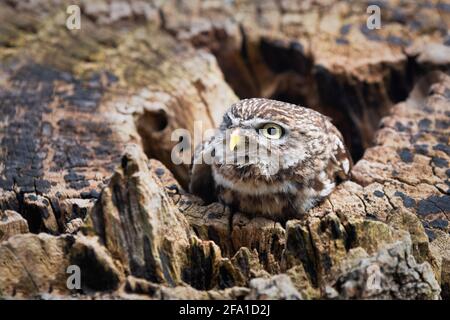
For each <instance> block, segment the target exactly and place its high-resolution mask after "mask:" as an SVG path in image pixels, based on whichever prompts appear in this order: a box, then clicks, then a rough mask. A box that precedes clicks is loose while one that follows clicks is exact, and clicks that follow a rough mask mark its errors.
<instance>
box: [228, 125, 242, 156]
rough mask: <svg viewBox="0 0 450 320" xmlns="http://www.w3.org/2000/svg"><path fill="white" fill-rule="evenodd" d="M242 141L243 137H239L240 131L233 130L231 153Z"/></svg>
mask: <svg viewBox="0 0 450 320" xmlns="http://www.w3.org/2000/svg"><path fill="white" fill-rule="evenodd" d="M239 141H241V137H240V136H239V129H236V130H233V132H231V135H230V151H233V150H234V149H235V148H236V146H237V145H238V144H239Z"/></svg>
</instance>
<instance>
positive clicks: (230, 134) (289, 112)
mask: <svg viewBox="0 0 450 320" xmlns="http://www.w3.org/2000/svg"><path fill="white" fill-rule="evenodd" d="M330 126H332V124H331V123H330V121H329V119H328V118H327V117H325V116H323V115H321V114H320V113H318V112H316V111H313V110H311V109H307V108H303V107H300V106H297V105H294V104H289V103H284V102H280V101H275V100H270V99H261V98H255V99H246V100H241V101H239V102H237V103H236V104H234V105H232V106H231V108H230V109H229V110H228V111H227V112H226V113H225V115H224V117H223V121H222V123H221V125H220V128H219V132H218V134H217V135H216V136H215V137H214V139H213V140H212V141H211V144H210V147H211V148H212V150H213V156H214V164H215V165H216V166H217V167H220V168H221V169H223V170H226V171H227V172H228V173H231V172H233V173H234V174H235V175H236V176H237V177H239V178H240V179H241V180H244V179H245V178H247V177H248V178H252V179H255V178H261V179H266V180H271V179H274V177H276V175H277V174H279V173H280V172H283V171H286V170H290V169H291V168H293V167H298V166H299V165H302V164H305V165H307V164H308V165H310V162H311V160H312V159H316V158H317V157H318V156H319V155H321V154H324V153H325V152H326V149H327V147H328V146H329V141H328V140H329V134H328V130H329V127H330Z"/></svg>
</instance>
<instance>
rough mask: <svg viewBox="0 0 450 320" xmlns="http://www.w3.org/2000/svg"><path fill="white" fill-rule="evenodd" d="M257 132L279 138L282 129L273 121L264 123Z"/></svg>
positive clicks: (270, 137) (269, 137) (271, 137)
mask: <svg viewBox="0 0 450 320" xmlns="http://www.w3.org/2000/svg"><path fill="white" fill-rule="evenodd" d="M259 133H260V134H262V135H263V136H264V137H266V138H268V139H275V140H276V139H280V138H281V137H282V136H283V133H284V130H283V128H282V127H281V126H279V125H277V124H275V123H266V124H265V125H263V126H262V127H261V128H260V129H259Z"/></svg>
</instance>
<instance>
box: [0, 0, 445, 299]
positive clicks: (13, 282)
mask: <svg viewBox="0 0 450 320" xmlns="http://www.w3.org/2000/svg"><path fill="white" fill-rule="evenodd" d="M100 2H101V1H100ZM100 2H97V1H85V2H84V1H83V2H82V3H81V7H82V12H83V14H84V15H83V19H82V29H81V30H79V31H68V30H67V29H66V28H65V27H64V14H62V13H64V12H65V7H66V5H67V4H68V2H67V3H66V2H65V1H56V4H52V5H51V6H50V5H46V4H45V3H32V4H26V3H24V2H21V1H17V2H16V1H8V2H7V3H6V2H2V3H1V4H0V21H2V22H1V24H0V27H1V29H2V32H1V36H0V61H1V64H0V79H1V80H0V112H1V118H0V141H1V142H0V143H1V144H0V145H1V149H0V297H42V298H52V297H59V298H65V297H68V295H70V294H72V295H73V294H76V295H78V297H79V298H81V299H89V298H104V299H109V298H122V299H130V298H139V299H147V298H151V299H174V298H196V299H238V298H239V299H245V298H247V299H255V298H257V299H264V298H276V299H313V298H329V299H333V298H382V299H395V298H403V299H410V298H419V299H437V298H439V297H442V298H445V299H448V298H449V297H450V270H449V265H450V263H449V262H450V236H449V231H450V227H449V218H450V195H449V190H450V184H449V181H450V180H449V179H450V171H449V170H450V169H449V165H448V163H449V161H450V152H449V136H450V134H449V133H450V132H449V130H450V129H449V123H450V76H448V75H446V74H445V73H443V72H440V71H436V70H441V71H448V68H449V65H450V63H449V61H448V57H450V55H448V54H447V53H448V50H449V49H448V46H445V45H444V44H445V43H447V44H448V36H447V38H446V35H445V33H444V30H445V32H446V31H447V29H448V21H450V19H449V18H450V17H449V15H450V12H449V10H448V7H447V6H442V5H441V4H442V2H438V1H430V2H429V5H428V6H421V5H420V4H416V3H415V2H413V1H411V2H408V3H404V2H400V1H389V2H387V3H386V4H385V5H384V8H383V12H386V13H387V14H386V15H383V28H382V29H381V30H379V31H370V30H368V29H367V28H365V27H364V26H365V18H366V16H365V15H364V14H362V13H364V12H365V8H366V7H367V4H366V3H365V2H364V1H358V2H357V3H356V4H351V3H347V2H344V3H342V2H341V3H335V2H334V1H320V2H317V1H311V2H310V1H303V2H301V4H300V3H297V2H295V1H279V2H276V1H273V2H272V1H264V2H262V1H234V2H228V1H224V2H221V1H204V2H203V1H202V2H197V1H192V2H191V1H164V2H162V3H159V2H155V3H153V2H148V3H142V2H139V1H128V2H123V3H122V5H121V6H117V5H115V4H113V3H111V4H109V3H106V2H102V3H104V5H98V4H99V3H100ZM383 3H384V2H383ZM222 72H223V73H222ZM419 79H420V80H419ZM413 87H414V89H413ZM412 89H413V90H412ZM234 92H236V94H237V95H236V94H235V93H234ZM237 96H239V97H241V98H242V97H248V96H265V97H273V98H278V99H283V100H288V101H291V102H296V103H301V104H305V105H306V106H308V107H312V108H315V109H317V110H319V111H321V112H323V113H325V114H328V115H330V116H331V117H332V118H333V119H334V120H335V121H336V123H337V125H338V127H339V128H340V129H341V130H342V131H343V133H344V135H345V136H346V139H347V142H348V143H349V144H350V146H351V147H352V153H353V155H354V156H355V157H356V158H359V157H361V156H362V158H361V159H360V160H359V161H358V162H357V163H356V165H355V167H354V168H353V171H352V175H353V178H352V180H351V181H347V182H345V183H343V184H341V185H340V186H339V187H338V188H337V189H336V190H335V192H333V194H332V195H331V196H330V197H329V199H327V200H326V201H325V202H324V203H322V204H321V205H320V206H318V207H317V208H314V209H312V210H311V211H310V212H309V214H308V216H307V217H305V218H304V219H302V220H290V221H288V222H287V223H286V224H281V223H279V222H275V221H271V220H268V219H264V218H255V219H249V218H248V217H246V216H245V215H243V214H241V213H233V214H232V213H231V212H230V210H229V209H228V208H225V207H224V206H223V205H221V204H219V203H212V204H209V205H206V204H204V203H203V202H202V201H201V200H200V199H198V198H196V197H194V196H192V195H190V194H188V193H187V192H186V189H185V186H186V185H187V181H188V178H189V177H188V170H187V167H188V166H187V165H175V164H174V163H173V162H172V161H171V156H172V149H173V146H174V145H175V144H176V143H178V142H179V141H178V140H177V139H173V137H172V132H173V131H174V130H175V129H179V128H183V129H187V131H186V133H187V132H188V133H189V135H190V139H191V140H188V141H187V142H188V144H194V141H193V137H194V122H195V121H201V122H202V123H203V130H205V129H209V128H213V127H216V126H217V124H218V123H219V122H220V120H221V116H222V113H223V111H224V110H225V109H226V108H227V107H228V106H229V105H230V104H231V103H233V102H234V101H236V100H237V99H238V97H237ZM394 104H395V105H394ZM380 119H381V127H380V128H378V125H379V123H380ZM375 132H376V133H375ZM374 134H375V135H374ZM373 137H374V139H373V140H374V143H372V138H373ZM183 139H189V138H188V137H187V136H184V138H183ZM363 149H365V152H364V155H363ZM182 156H184V157H187V158H189V157H190V156H189V154H184V155H182ZM40 232H42V233H40ZM37 233H40V234H37ZM74 264H75V265H78V266H80V268H81V270H82V274H83V277H82V290H70V289H69V288H68V287H67V285H66V280H67V273H66V270H67V267H68V266H69V265H74ZM374 277H375V278H376V277H379V278H376V279H378V280H379V282H376V283H375V285H374V286H370V285H368V283H371V284H373V282H372V281H373V280H374V279H375V278H374ZM378 280H377V281H378Z"/></svg>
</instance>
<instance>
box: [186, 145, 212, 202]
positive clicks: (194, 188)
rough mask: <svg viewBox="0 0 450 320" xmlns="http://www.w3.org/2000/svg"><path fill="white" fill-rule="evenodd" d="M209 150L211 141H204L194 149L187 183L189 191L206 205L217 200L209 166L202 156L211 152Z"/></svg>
mask: <svg viewBox="0 0 450 320" xmlns="http://www.w3.org/2000/svg"><path fill="white" fill-rule="evenodd" d="M211 148H212V146H211V141H206V142H203V143H201V144H200V145H199V146H198V147H197V148H196V149H195V151H194V156H193V161H192V166H191V181H190V183H189V191H190V192H191V193H192V194H195V195H196V196H199V197H200V198H202V199H203V200H204V201H206V202H207V203H211V202H214V201H216V200H217V197H216V194H215V184H214V179H213V176H212V171H211V165H210V164H207V163H205V161H204V159H205V158H204V155H205V154H207V152H211Z"/></svg>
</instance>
